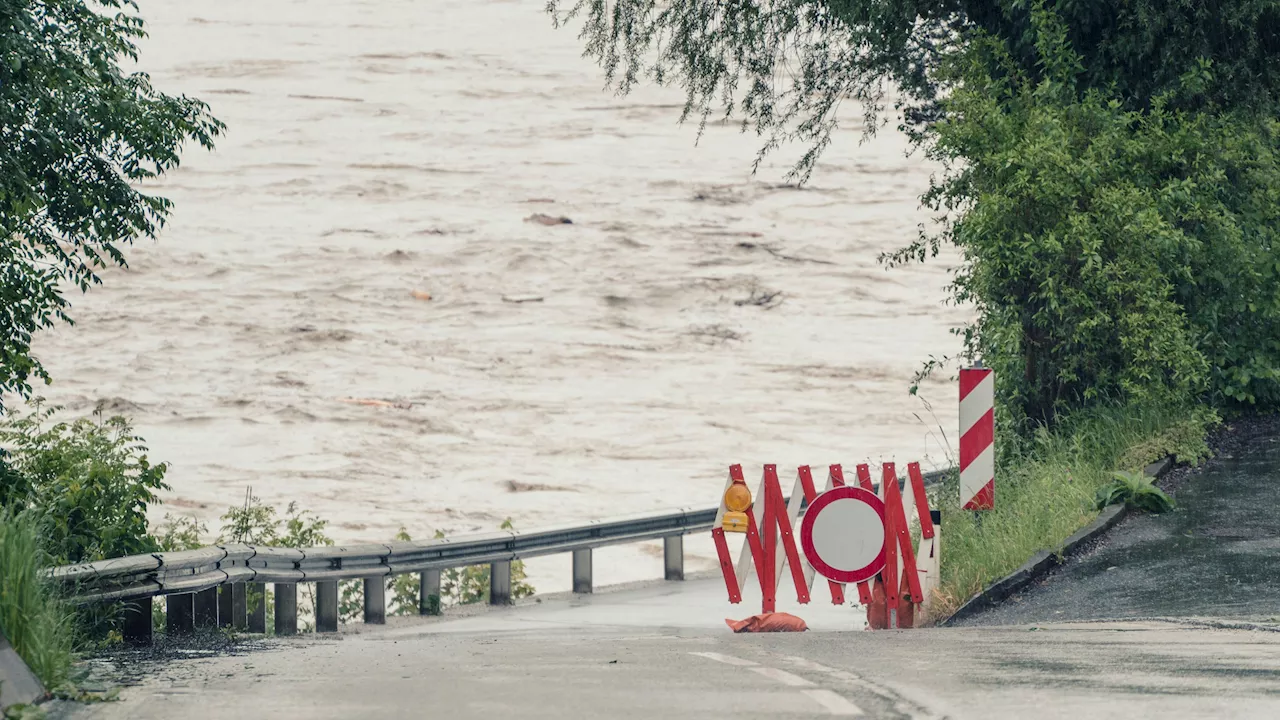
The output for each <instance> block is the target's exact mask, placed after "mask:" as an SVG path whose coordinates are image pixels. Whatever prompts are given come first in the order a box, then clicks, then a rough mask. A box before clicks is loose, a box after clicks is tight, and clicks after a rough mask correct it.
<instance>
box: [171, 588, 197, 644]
mask: <svg viewBox="0 0 1280 720" xmlns="http://www.w3.org/2000/svg"><path fill="white" fill-rule="evenodd" d="M164 604H165V624H164V632H165V634H166V635H172V636H177V635H190V634H191V633H193V632H195V629H196V596H195V595H193V594H192V593H182V594H181V595H169V596H167V597H165V599H164Z"/></svg>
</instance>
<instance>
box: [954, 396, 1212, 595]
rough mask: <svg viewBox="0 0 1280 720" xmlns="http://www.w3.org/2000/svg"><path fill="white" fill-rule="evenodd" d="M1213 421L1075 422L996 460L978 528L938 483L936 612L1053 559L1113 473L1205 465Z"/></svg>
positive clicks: (1137, 411)
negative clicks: (1033, 561)
mask: <svg viewBox="0 0 1280 720" xmlns="http://www.w3.org/2000/svg"><path fill="white" fill-rule="evenodd" d="M1217 422H1218V417H1217V415H1215V414H1214V413H1213V411H1212V410H1209V409H1207V408H1205V407H1203V406H1181V405H1149V406H1143V407H1133V406H1130V407H1108V408H1102V409H1098V410H1091V411H1088V412H1082V413H1080V414H1077V415H1076V416H1074V417H1071V418H1068V419H1067V420H1065V421H1063V422H1062V423H1061V424H1059V426H1058V427H1057V428H1056V429H1055V430H1054V431H1053V432H1047V431H1043V430H1041V431H1038V432H1037V433H1036V434H1035V436H1034V437H1032V438H1029V439H1027V440H1026V441H1025V442H1022V443H1020V444H1019V446H1018V447H1017V448H1016V450H1014V451H1011V452H1003V453H1002V456H1003V458H1002V462H1001V463H1000V466H999V467H998V468H997V470H996V508H995V510H992V511H990V512H986V513H983V516H982V518H981V519H980V520H979V519H977V518H975V516H974V513H971V512H966V511H964V510H961V509H960V507H959V503H958V499H957V495H958V493H959V488H958V482H959V481H958V479H957V478H952V479H951V480H950V481H948V482H946V483H944V484H943V485H942V486H941V487H940V488H939V496H938V498H937V501H936V504H937V506H940V507H941V508H942V512H943V528H944V532H943V536H942V537H943V541H942V583H941V588H940V589H939V593H940V597H939V598H937V601H938V605H939V610H940V611H941V612H942V613H943V615H944V616H945V615H949V614H950V613H951V612H953V611H955V610H956V608H958V607H960V605H962V604H963V603H964V602H965V601H966V600H968V599H969V598H970V597H972V596H973V595H974V594H975V593H977V592H979V591H980V590H982V589H983V588H984V587H986V586H987V585H989V584H990V583H991V582H992V581H994V580H996V579H998V578H1000V577H1003V576H1004V575H1007V574H1009V573H1011V572H1013V571H1014V570H1016V569H1017V568H1018V567H1019V566H1021V565H1022V564H1023V563H1024V562H1026V560H1027V559H1028V558H1029V557H1031V555H1033V554H1034V553H1035V552H1037V551H1039V550H1050V551H1055V550H1060V549H1061V547H1062V544H1063V542H1064V541H1065V540H1066V539H1067V538H1068V537H1070V536H1071V534H1072V533H1074V532H1075V531H1077V530H1079V529H1080V528H1082V527H1084V526H1085V525H1087V524H1089V522H1091V521H1092V520H1093V519H1094V518H1095V517H1097V514H1098V511H1097V510H1096V509H1095V507H1094V496H1095V494H1096V493H1097V491H1098V488H1100V487H1102V486H1103V485H1105V484H1107V482H1109V481H1110V480H1111V473H1112V471H1114V470H1129V471H1134V470H1139V469H1141V468H1142V467H1143V466H1145V465H1146V464H1148V463H1151V462H1154V461H1156V460H1158V459H1160V458H1162V457H1164V456H1166V455H1170V454H1172V455H1175V456H1176V457H1177V459H1178V460H1179V461H1180V462H1183V461H1187V462H1198V461H1199V460H1201V459H1203V458H1206V457H1208V455H1209V448H1208V446H1207V445H1206V444H1205V436H1206V434H1207V432H1208V430H1209V428H1210V427H1212V426H1213V425H1215V424H1216V423H1217ZM997 442H1000V439H999V437H998V438H997Z"/></svg>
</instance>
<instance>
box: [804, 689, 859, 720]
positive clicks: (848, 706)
mask: <svg viewBox="0 0 1280 720" xmlns="http://www.w3.org/2000/svg"><path fill="white" fill-rule="evenodd" d="M800 692H802V693H804V694H805V695H808V696H809V697H811V698H813V699H814V701H816V702H817V703H818V704H819V705H821V706H822V707H823V708H824V709H825V710H826V711H827V712H828V713H830V714H832V715H841V716H844V717H858V716H861V715H862V714H863V713H862V708H860V707H858V706H857V705H854V704H853V703H851V702H849V701H848V700H846V699H845V698H844V696H842V695H838V694H836V693H835V692H832V691H831V690H821V689H819V690H801V691H800Z"/></svg>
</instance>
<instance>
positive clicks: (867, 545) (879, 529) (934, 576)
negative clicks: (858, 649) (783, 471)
mask: <svg viewBox="0 0 1280 720" xmlns="http://www.w3.org/2000/svg"><path fill="white" fill-rule="evenodd" d="M881 471H882V474H881V482H880V494H879V495H877V494H876V492H875V486H874V485H873V484H872V481H871V468H870V466H868V465H866V464H862V465H858V466H857V470H856V472H857V479H858V485H857V486H856V487H846V485H845V479H844V471H843V469H842V467H841V466H840V465H838V464H837V465H831V466H830V467H829V469H828V473H827V486H826V489H825V490H824V492H823V493H821V494H819V493H818V491H817V489H816V487H815V485H814V482H813V475H812V472H811V471H810V469H809V466H807V465H803V466H800V467H799V468H797V470H796V482H795V486H794V489H793V490H792V492H791V497H790V500H789V501H788V500H787V499H785V498H784V497H783V495H782V487H781V484H780V482H779V480H778V470H777V466H776V465H765V466H764V472H763V477H762V479H761V483H760V488H759V490H758V492H756V493H755V495H754V500H753V496H752V494H751V493H750V491H749V490H748V489H747V487H746V481H745V480H744V478H743V475H742V466H741V465H733V466H731V467H730V468H729V480H728V483H726V485H725V491H724V494H723V496H722V499H721V502H720V510H719V512H718V513H717V515H716V522H715V526H714V527H713V529H712V530H711V535H712V537H713V538H714V540H715V545H716V552H717V554H718V555H719V559H720V569H721V571H722V572H723V574H724V580H725V587H726V588H727V589H728V591H729V602H731V603H734V604H738V603H740V602H742V593H743V590H744V589H745V588H746V583H747V579H748V578H747V576H748V575H750V574H751V572H752V571H754V572H755V574H756V576H757V577H758V578H759V580H760V590H761V595H762V602H763V612H765V613H772V612H774V611H775V609H776V607H777V589H778V583H779V582H780V581H781V580H782V570H783V566H784V565H786V566H787V567H789V568H790V569H791V579H792V582H793V583H794V584H795V588H796V596H797V600H798V601H799V602H800V603H801V604H808V602H809V599H810V589H811V588H812V587H813V580H814V576H815V574H821V575H823V577H824V578H826V579H827V589H828V591H829V592H830V594H831V602H832V604H835V605H843V604H844V602H845V586H846V585H847V584H849V583H853V584H856V586H857V588H858V601H859V602H860V603H861V604H862V605H865V606H867V619H868V624H869V625H870V626H871V627H872V628H873V629H880V628H899V627H913V626H914V625H916V624H919V622H920V621H921V620H922V617H917V613H916V612H915V610H916V608H917V607H919V608H921V609H922V610H923V611H924V612H925V613H927V611H928V607H929V605H930V604H931V602H930V601H931V596H932V590H933V588H936V587H937V585H938V561H939V545H938V543H939V538H938V527H937V526H936V525H935V523H934V513H933V512H931V511H930V508H929V501H928V498H927V497H926V495H925V488H924V476H923V475H922V474H921V472H920V464H919V463H914V462H913V463H910V464H908V465H907V475H908V478H909V481H908V485H909V486H910V493H909V494H905V495H904V493H903V492H902V490H901V489H900V488H899V485H898V474H897V470H896V468H895V466H894V464H893V463H884V465H883V466H882V468H881ZM840 501H848V502H846V503H845V504H844V505H843V506H842V510H840V511H839V512H836V511H834V510H833V511H831V513H830V517H831V518H832V519H831V520H830V521H828V522H826V523H820V522H818V518H819V515H821V514H823V513H825V512H827V511H828V510H827V508H828V506H835V505H836V504H837V503H839V502H840ZM805 503H807V504H808V508H809V509H808V511H807V512H806V515H805V518H804V527H803V528H802V531H800V534H802V536H803V537H802V543H801V544H802V545H803V549H804V552H803V553H802V552H801V548H800V547H798V546H797V543H796V534H797V532H798V531H797V529H796V521H797V520H798V519H799V518H800V511H801V509H802V505H804V504H805ZM913 506H914V509H915V511H916V514H917V516H918V517H919V521H920V535H921V540H920V557H921V559H922V562H921V563H919V564H917V561H916V553H915V552H914V551H913V550H912V546H911V533H910V528H909V525H908V521H907V518H908V517H909V515H910V513H911V511H912V507H913ZM877 515H878V516H879V517H878V518H877ZM851 519H853V520H854V521H852V522H851V521H850V520H851ZM726 531H728V532H742V533H745V534H746V542H745V543H744V545H743V548H742V552H741V554H740V556H739V559H738V564H737V567H736V568H735V566H734V564H733V562H732V559H731V557H730V551H729V543H728V539H727V538H726ZM779 546H781V552H779ZM824 557H828V558H830V559H832V562H827V560H825V559H824ZM841 563H843V565H844V567H840V566H839V565H841Z"/></svg>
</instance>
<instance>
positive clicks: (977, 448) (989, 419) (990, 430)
mask: <svg viewBox="0 0 1280 720" xmlns="http://www.w3.org/2000/svg"><path fill="white" fill-rule="evenodd" d="M995 432H996V415H995V410H994V409H992V410H988V411H987V412H986V413H985V414H984V415H983V416H982V418H981V419H980V420H978V422H976V423H974V424H973V427H971V428H969V432H967V433H965V434H964V436H963V437H961V438H960V470H961V471H963V470H964V469H965V468H967V467H969V463H971V462H973V461H974V460H975V459H976V458H977V457H978V456H979V455H981V454H982V451H983V450H986V449H987V448H989V447H991V443H992V442H994V441H995Z"/></svg>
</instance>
